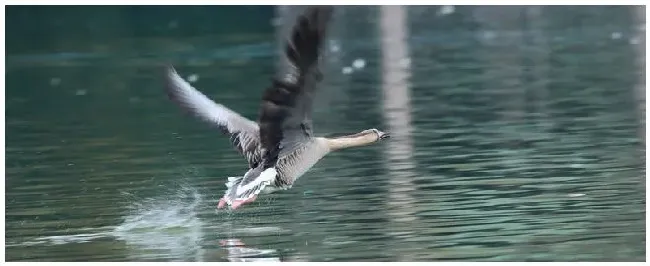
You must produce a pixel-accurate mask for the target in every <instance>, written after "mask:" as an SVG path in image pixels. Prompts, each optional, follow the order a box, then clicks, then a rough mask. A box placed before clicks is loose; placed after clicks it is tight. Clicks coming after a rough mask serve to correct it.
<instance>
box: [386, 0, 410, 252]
mask: <svg viewBox="0 0 650 266" xmlns="http://www.w3.org/2000/svg"><path fill="white" fill-rule="evenodd" d="M406 15H407V13H406V9H405V8H404V7H402V6H382V7H381V13H380V16H381V19H380V21H381V22H380V31H381V57H382V58H381V67H382V73H381V74H382V91H383V114H384V120H385V121H386V123H387V125H388V132H390V134H391V139H390V140H389V141H387V142H386V145H387V149H384V151H385V157H386V160H385V161H386V167H387V168H388V170H389V172H390V177H389V180H388V184H389V186H388V189H389V196H388V202H387V205H388V214H389V219H390V220H391V222H393V223H395V225H394V226H391V229H393V232H392V233H393V234H394V235H395V236H398V237H399V236H407V235H410V234H411V230H412V229H413V226H409V225H410V223H408V222H410V221H413V220H415V211H416V210H415V206H416V205H415V203H416V202H415V199H414V198H413V196H411V195H410V192H412V191H413V190H414V184H413V183H412V182H411V178H413V176H415V175H414V173H413V172H412V169H414V168H415V163H414V162H413V158H412V154H413V145H412V142H413V140H412V138H411V132H412V126H411V115H410V113H411V107H410V102H409V100H410V95H409V84H408V78H409V76H410V67H409V66H408V64H407V62H408V43H407V36H406V35H407V30H408V29H407V24H406V23H407V17H406ZM405 222H407V223H405ZM402 259H406V260H408V258H402Z"/></svg>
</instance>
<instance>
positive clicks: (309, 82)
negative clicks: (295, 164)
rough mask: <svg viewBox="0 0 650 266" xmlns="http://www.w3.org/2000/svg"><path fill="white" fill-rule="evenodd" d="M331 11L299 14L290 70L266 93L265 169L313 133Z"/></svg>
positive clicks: (289, 46)
mask: <svg viewBox="0 0 650 266" xmlns="http://www.w3.org/2000/svg"><path fill="white" fill-rule="evenodd" d="M331 14H332V7H309V8H307V10H306V11H305V12H304V13H303V14H302V15H300V16H299V17H298V19H297V21H296V24H295V26H294V27H293V30H292V32H291V35H290V36H289V39H288V40H287V42H286V47H285V58H284V59H285V60H286V61H287V63H288V67H287V69H288V72H287V73H285V74H286V75H285V76H284V77H282V78H280V79H275V80H274V81H273V84H272V85H271V87H269V88H268V89H266V91H265V92H264V95H263V97H262V106H261V108H260V114H259V127H260V142H261V145H262V149H263V151H264V154H263V155H262V158H263V161H264V168H268V167H272V166H274V165H275V163H276V161H277V159H278V157H279V156H285V155H286V154H289V153H291V152H292V151H294V150H296V148H298V147H300V145H301V144H304V143H306V142H307V141H308V140H309V139H310V138H311V136H312V123H311V111H312V100H313V93H314V92H315V89H316V84H317V83H318V81H319V80H320V78H321V77H320V72H319V70H318V61H319V60H318V59H319V56H320V50H321V47H322V46H323V42H324V39H325V33H326V26H327V22H328V21H329V19H330V17H331Z"/></svg>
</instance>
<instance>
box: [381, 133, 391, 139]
mask: <svg viewBox="0 0 650 266" xmlns="http://www.w3.org/2000/svg"><path fill="white" fill-rule="evenodd" d="M388 138H390V134H388V133H386V132H380V133H379V139H388Z"/></svg>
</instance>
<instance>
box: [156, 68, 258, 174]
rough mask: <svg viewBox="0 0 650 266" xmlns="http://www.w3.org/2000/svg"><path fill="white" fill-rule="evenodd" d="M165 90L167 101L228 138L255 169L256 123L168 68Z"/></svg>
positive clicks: (256, 162) (256, 159) (256, 150)
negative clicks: (218, 101)
mask: <svg viewBox="0 0 650 266" xmlns="http://www.w3.org/2000/svg"><path fill="white" fill-rule="evenodd" d="M165 88H166V91H167V95H168V96H169V98H170V99H171V100H172V101H174V102H175V103H176V104H178V105H179V106H180V107H181V108H182V109H184V110H185V111H186V112H188V113H190V114H191V115H193V116H195V117H197V118H199V119H201V120H203V121H204V122H206V123H209V124H211V125H213V126H216V127H217V128H219V129H220V130H221V131H222V132H223V133H225V134H228V135H230V141H231V143H232V145H233V146H234V147H235V149H237V150H238V151H239V152H240V153H241V154H242V155H244V157H246V160H247V161H248V164H249V166H250V167H251V168H253V167H255V166H257V164H258V163H259V161H260V159H261V154H260V150H259V146H260V145H259V143H260V139H259V127H258V125H257V123H255V122H253V121H251V120H249V119H247V118H245V117H243V116H241V115H239V114H238V113H236V112H235V111H233V110H230V109H228V108H227V107H225V106H223V105H221V104H218V103H215V102H213V101H212V100H210V98H208V97H207V96H205V95H204V94H203V93H201V92H200V91H198V90H197V89H195V88H194V87H192V85H190V84H189V83H188V82H187V81H185V80H184V79H183V78H182V77H181V76H179V75H178V73H177V72H176V70H175V69H174V68H173V67H171V66H167V67H166V68H165Z"/></svg>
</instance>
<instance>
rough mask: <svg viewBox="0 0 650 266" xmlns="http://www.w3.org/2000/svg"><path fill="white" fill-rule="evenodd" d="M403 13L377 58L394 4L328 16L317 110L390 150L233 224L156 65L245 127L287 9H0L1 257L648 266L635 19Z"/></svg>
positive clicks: (348, 156) (330, 170)
mask: <svg viewBox="0 0 650 266" xmlns="http://www.w3.org/2000/svg"><path fill="white" fill-rule="evenodd" d="M405 9H406V11H407V12H406V16H407V23H406V26H407V29H408V30H407V31H408V34H407V38H406V39H404V40H402V42H399V41H398V42H399V43H402V44H404V45H405V46H406V47H407V49H408V56H407V57H404V58H399V60H397V61H394V62H393V61H390V60H387V61H384V63H382V57H385V56H386V55H387V54H390V50H388V49H389V47H386V46H387V45H386V43H385V42H382V41H381V40H382V38H387V37H386V36H390V34H391V31H390V30H389V29H386V28H382V26H381V25H382V23H381V18H382V15H385V14H393V13H390V12H393V11H395V9H392V11H389V12H388V13H384V12H383V11H382V10H381V9H380V8H379V7H340V8H338V10H337V13H336V15H335V17H334V21H333V22H332V26H331V27H332V28H331V34H330V41H329V42H328V48H327V53H328V55H327V56H326V60H325V62H324V66H323V68H324V73H325V81H324V83H323V86H321V90H320V92H319V95H318V100H317V103H316V107H315V111H314V118H315V126H316V131H317V132H318V133H321V134H327V133H333V132H357V131H360V130H363V129H366V128H374V127H376V128H380V129H384V130H387V131H391V132H392V133H393V134H394V138H393V139H392V140H391V141H388V142H384V143H380V144H378V145H374V146H369V147H364V148H359V149H353V150H347V151H342V152H340V153H335V154H331V155H329V156H328V157H326V158H325V159H324V160H322V161H321V162H320V163H319V164H317V165H316V167H315V168H314V169H313V170H311V171H310V172H308V173H307V174H306V175H305V176H303V177H302V178H301V179H300V180H299V181H298V182H297V183H296V185H295V186H294V187H293V189H291V190H288V191H285V192H281V193H277V194H274V195H270V196H266V197H260V199H259V200H258V201H257V202H256V203H255V204H252V205H250V206H248V207H247V208H243V209H241V211H236V212H228V211H217V210H216V208H215V207H216V203H217V200H218V198H219V197H220V196H221V194H222V192H223V189H224V188H225V187H224V184H223V183H224V181H225V180H226V177H228V176H236V175H241V174H242V173H243V172H244V171H246V169H245V164H244V160H243V159H242V158H240V156H239V155H238V154H237V153H236V152H234V151H233V150H232V148H231V147H230V146H229V143H228V141H227V138H225V137H223V136H221V135H220V134H219V133H218V132H215V131H213V130H212V129H210V128H209V127H207V126H205V125H203V124H202V123H200V122H198V121H195V120H193V119H190V118H187V117H186V116H183V115H182V114H181V112H180V111H179V110H178V108H177V107H176V106H174V105H173V104H172V103H171V102H170V101H169V100H168V99H166V97H165V95H164V93H163V88H162V85H163V84H162V81H161V69H160V67H159V66H160V65H161V64H162V63H164V62H171V63H173V64H174V65H175V66H176V68H177V70H178V71H179V72H180V73H181V74H182V75H183V76H184V77H186V78H188V79H191V80H193V81H194V82H193V85H194V86H196V87H197V88H199V89H201V90H202V91H204V92H205V93H206V94H208V95H209V96H210V97H212V98H213V99H215V100H217V101H218V102H221V103H223V104H225V105H227V106H229V107H231V108H233V109H235V110H236V111H238V112H241V113H242V114H243V115H245V116H247V117H249V118H254V117H255V115H256V113H257V108H258V99H259V98H260V94H261V92H262V90H263V89H264V88H265V87H266V86H267V84H268V82H269V79H270V77H271V76H272V75H273V74H274V73H275V71H276V70H277V65H278V64H277V63H276V62H277V61H276V58H277V51H278V50H279V48H278V46H277V44H278V36H279V34H278V32H283V31H284V30H286V28H287V27H288V26H290V25H289V24H288V23H287V21H291V16H292V15H295V12H296V10H299V8H295V7H284V8H281V9H277V10H276V9H275V8H274V7H270V6H269V7H217V6H213V7H153V6H152V7H35V6H30V7H16V6H14V7H8V8H7V9H6V52H5V53H6V70H5V76H6V84H5V85H6V91H5V95H6V100H5V112H6V125H5V128H6V147H5V148H6V151H5V155H6V161H5V165H6V169H5V174H6V177H5V193H6V196H5V204H6V207H5V245H6V250H5V251H6V259H7V260H9V261H124V260H131V261H226V260H233V261H237V260H282V261H344V260H368V261H422V260H489V261H513V260H519V261H520V260H527V261H576V260H588V261H603V260H623V261H643V260H645V166H644V163H643V162H644V161H645V148H644V147H645V140H644V127H645V117H644V111H645V110H644V105H645V100H644V94H645V61H644V59H645V8H644V7H560V6H557V7H455V8H450V7H408V8H405ZM389 25H391V23H389ZM390 49H392V48H390ZM355 60H356V61H357V62H359V60H363V61H364V62H365V66H364V67H361V68H354V67H351V65H352V64H353V63H352V62H354V61H355ZM387 62H391V63H387ZM392 72H396V73H402V74H404V75H406V77H407V78H406V79H397V81H398V82H397V83H396V84H392V83H388V82H387V81H386V80H387V77H390V76H391V75H392V74H391V73H392ZM393 93H396V94H393ZM391 95H403V96H404V95H405V96H404V97H403V98H404V99H401V100H400V99H398V98H396V97H394V96H391Z"/></svg>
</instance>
